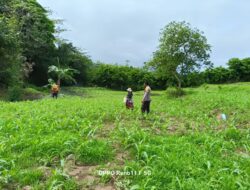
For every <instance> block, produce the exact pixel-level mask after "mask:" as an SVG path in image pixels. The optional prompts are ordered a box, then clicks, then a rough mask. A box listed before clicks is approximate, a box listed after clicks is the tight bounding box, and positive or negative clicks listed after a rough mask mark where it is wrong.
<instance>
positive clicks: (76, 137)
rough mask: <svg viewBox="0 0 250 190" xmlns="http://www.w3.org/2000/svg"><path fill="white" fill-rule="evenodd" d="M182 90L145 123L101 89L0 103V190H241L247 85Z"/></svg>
mask: <svg viewBox="0 0 250 190" xmlns="http://www.w3.org/2000/svg"><path fill="white" fill-rule="evenodd" d="M185 91H186V95H185V96H183V97H182V98H178V99H174V98H170V97H168V96H167V94H166V92H165V91H153V95H152V107H151V109H152V111H151V113H150V114H149V115H148V116H142V114H141V113H140V101H141V97H142V93H143V92H135V93H134V98H135V109H134V110H133V111H131V110H126V109H125V106H124V105H123V97H124V96H125V94H126V92H120V91H111V90H106V89H101V88H68V89H66V91H65V93H66V92H67V93H66V94H72V95H75V96H72V95H71V96H69V95H65V96H62V97H61V98H59V99H57V100H53V99H51V98H45V99H42V100H37V101H26V102H18V103H8V102H0V189H51V190H52V189H53V190H55V189H65V190H71V189H72V190H73V189H97V190H102V189H103V190H111V189H132V190H136V189H140V190H144V189H145V190H147V189H150V190H151V189H152V190H153V189H155V190H165V189H166V190H167V189H183V190H184V189H185V190H187V189H189V190H196V189H197V190H201V189H204V190H206V189H207V190H208V189H218V190H221V189H224V190H230V189H242V190H243V189H244V190H247V189H250V83H240V84H232V85H221V86H218V85H204V86H202V87H200V88H188V89H185ZM221 113H224V114H226V116H227V119H226V120H222V119H220V118H219V115H220V114H221Z"/></svg>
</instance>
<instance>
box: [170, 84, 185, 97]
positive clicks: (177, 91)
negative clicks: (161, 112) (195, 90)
mask: <svg viewBox="0 0 250 190" xmlns="http://www.w3.org/2000/svg"><path fill="white" fill-rule="evenodd" d="M184 94H185V91H184V90H183V89H181V88H175V87H168V88H167V95H168V97H169V98H178V97H181V96H183V95H184Z"/></svg>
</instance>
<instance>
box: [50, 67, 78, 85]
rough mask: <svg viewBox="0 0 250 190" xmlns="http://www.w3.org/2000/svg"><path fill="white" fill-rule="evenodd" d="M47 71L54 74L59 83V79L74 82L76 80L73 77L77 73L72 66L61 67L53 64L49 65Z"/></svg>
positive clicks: (59, 83)
mask: <svg viewBox="0 0 250 190" xmlns="http://www.w3.org/2000/svg"><path fill="white" fill-rule="evenodd" d="M48 73H51V74H55V75H56V78H57V84H58V85H61V80H64V81H66V82H74V83H76V80H75V79H74V74H75V73H78V71H77V70H75V69H72V68H62V67H57V66H55V65H51V66H49V69H48Z"/></svg>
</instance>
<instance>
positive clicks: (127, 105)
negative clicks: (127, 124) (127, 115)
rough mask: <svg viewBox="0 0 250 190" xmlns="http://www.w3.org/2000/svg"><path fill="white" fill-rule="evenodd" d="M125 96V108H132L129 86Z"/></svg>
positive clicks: (131, 94) (131, 93) (131, 92)
mask: <svg viewBox="0 0 250 190" xmlns="http://www.w3.org/2000/svg"><path fill="white" fill-rule="evenodd" d="M127 92H128V94H127V97H126V103H125V104H126V108H127V109H133V108H134V103H133V91H132V89H131V88H128V89H127Z"/></svg>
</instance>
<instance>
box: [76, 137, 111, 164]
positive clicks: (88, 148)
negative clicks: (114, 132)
mask: <svg viewBox="0 0 250 190" xmlns="http://www.w3.org/2000/svg"><path fill="white" fill-rule="evenodd" d="M77 153H78V155H77V159H78V160H79V161H81V162H82V163H83V164H98V163H104V162H105V161H108V160H110V159H111V158H112V156H113V153H112V148H111V146H110V145H109V144H108V143H107V142H103V141H100V140H90V141H87V142H85V143H83V144H81V145H80V146H79V147H78V149H77Z"/></svg>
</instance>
